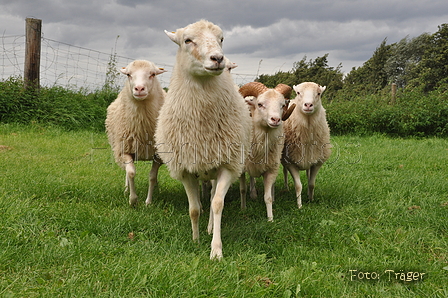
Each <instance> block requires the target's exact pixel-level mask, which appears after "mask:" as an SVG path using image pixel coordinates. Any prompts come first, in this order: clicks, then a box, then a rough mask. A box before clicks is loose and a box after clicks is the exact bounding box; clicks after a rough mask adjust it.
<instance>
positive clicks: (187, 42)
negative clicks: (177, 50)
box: [185, 38, 193, 44]
mask: <svg viewBox="0 0 448 298" xmlns="http://www.w3.org/2000/svg"><path fill="white" fill-rule="evenodd" d="M192 42H193V41H192V40H191V39H189V38H187V39H185V44H189V43H192Z"/></svg>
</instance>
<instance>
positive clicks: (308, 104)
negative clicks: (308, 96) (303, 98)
mask: <svg viewBox="0 0 448 298" xmlns="http://www.w3.org/2000/svg"><path fill="white" fill-rule="evenodd" d="M312 107H313V104H312V103H305V108H312Z"/></svg>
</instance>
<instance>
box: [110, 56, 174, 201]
mask: <svg viewBox="0 0 448 298" xmlns="http://www.w3.org/2000/svg"><path fill="white" fill-rule="evenodd" d="M121 72H122V73H123V74H125V75H126V76H127V79H126V82H125V85H124V87H123V89H122V90H121V92H120V93H119V94H118V97H117V98H116V99H115V101H114V102H112V103H111V104H110V105H109V107H108V108H107V117H106V132H107V137H108V139H109V144H110V146H111V147H112V151H113V153H114V157H115V162H116V163H117V164H118V165H119V166H120V167H121V168H123V169H124V170H125V171H126V183H125V191H127V190H129V193H130V194H129V204H130V205H131V206H134V205H135V204H136V203H137V194H136V191H135V185H134V177H135V164H134V162H135V161H137V160H153V163H152V168H151V171H150V174H149V190H148V196H147V198H146V204H149V203H151V200H152V193H153V191H154V186H155V184H156V183H157V173H158V170H159V167H160V163H159V162H158V161H157V160H155V159H154V156H155V146H154V145H155V144H154V131H155V128H156V121H157V116H158V115H159V110H160V108H161V107H162V105H163V101H164V97H165V91H164V90H163V89H162V87H161V85H160V83H159V81H158V79H157V77H156V76H157V75H159V74H161V73H164V72H165V70H163V69H161V68H158V67H156V66H155V65H154V63H152V62H149V61H146V60H135V61H133V62H131V63H129V65H128V66H126V67H123V68H122V69H121Z"/></svg>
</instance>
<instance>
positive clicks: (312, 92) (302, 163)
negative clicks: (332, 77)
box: [282, 82, 331, 208]
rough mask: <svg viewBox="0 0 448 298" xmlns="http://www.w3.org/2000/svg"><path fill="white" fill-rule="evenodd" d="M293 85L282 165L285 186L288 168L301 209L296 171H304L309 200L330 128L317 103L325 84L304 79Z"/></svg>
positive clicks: (326, 152) (326, 150)
mask: <svg viewBox="0 0 448 298" xmlns="http://www.w3.org/2000/svg"><path fill="white" fill-rule="evenodd" d="M293 88H294V91H296V93H297V96H296V98H295V100H294V101H295V103H296V105H297V108H296V109H295V111H294V112H293V113H292V114H291V117H290V118H289V120H288V121H286V122H285V124H284V130H285V146H284V148H283V154H282V165H283V173H284V182H285V187H287V185H288V184H287V183H288V180H287V171H289V172H290V173H291V175H292V177H293V180H294V186H295V191H296V197H297V205H298V207H299V208H301V207H302V198H301V192H302V183H301V182H300V172H299V171H300V170H306V173H307V178H308V199H309V200H310V201H312V200H313V197H314V185H315V181H316V176H317V173H318V172H319V169H320V168H321V166H322V164H323V163H324V162H325V161H326V160H327V159H328V158H329V157H330V155H331V145H330V128H329V127H328V123H327V120H326V116H325V109H324V107H323V106H322V102H321V96H322V93H323V92H324V91H325V88H326V87H325V86H323V87H322V86H320V85H318V84H316V83H313V82H305V83H301V84H299V85H297V86H293Z"/></svg>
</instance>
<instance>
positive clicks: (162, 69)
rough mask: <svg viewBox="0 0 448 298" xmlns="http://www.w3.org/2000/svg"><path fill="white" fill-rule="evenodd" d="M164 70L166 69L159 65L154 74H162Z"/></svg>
mask: <svg viewBox="0 0 448 298" xmlns="http://www.w3.org/2000/svg"><path fill="white" fill-rule="evenodd" d="M164 72H166V70H165V69H164V68H162V67H159V68H158V69H157V70H156V75H159V74H162V73H164Z"/></svg>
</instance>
